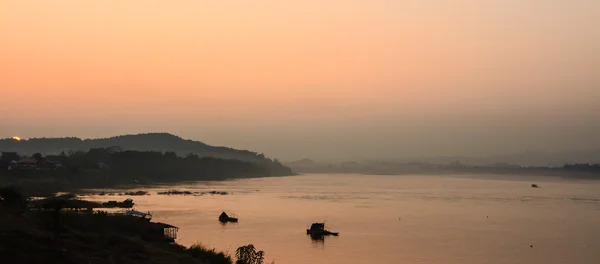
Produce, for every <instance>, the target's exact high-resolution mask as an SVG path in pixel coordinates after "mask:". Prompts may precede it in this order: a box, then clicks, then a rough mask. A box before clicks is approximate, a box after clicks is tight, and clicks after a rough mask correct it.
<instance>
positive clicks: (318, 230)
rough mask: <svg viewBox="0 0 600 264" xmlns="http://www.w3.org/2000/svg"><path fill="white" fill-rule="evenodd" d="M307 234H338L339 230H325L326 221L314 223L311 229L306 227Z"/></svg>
mask: <svg viewBox="0 0 600 264" xmlns="http://www.w3.org/2000/svg"><path fill="white" fill-rule="evenodd" d="M306 234H307V235H311V236H329V235H331V236H337V235H339V232H331V231H329V230H325V223H318V222H317V223H312V225H310V228H309V229H306Z"/></svg>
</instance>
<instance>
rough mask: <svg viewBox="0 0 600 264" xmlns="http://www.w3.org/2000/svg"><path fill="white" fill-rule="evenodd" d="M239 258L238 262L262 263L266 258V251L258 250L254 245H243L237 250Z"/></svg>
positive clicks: (243, 263) (238, 263)
mask: <svg viewBox="0 0 600 264" xmlns="http://www.w3.org/2000/svg"><path fill="white" fill-rule="evenodd" d="M235 257H236V258H237V261H236V262H235V263H236V264H262V263H263V260H264V259H265V252H264V251H262V250H260V251H256V248H254V245H252V244H250V245H247V246H241V247H239V248H238V249H237V250H236V251H235Z"/></svg>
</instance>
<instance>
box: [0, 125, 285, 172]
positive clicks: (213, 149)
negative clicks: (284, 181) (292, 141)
mask: <svg viewBox="0 0 600 264" xmlns="http://www.w3.org/2000/svg"><path fill="white" fill-rule="evenodd" d="M110 147H118V148H121V149H123V150H137V151H160V152H175V153H177V155H179V156H186V155H188V154H190V153H193V154H196V155H198V156H199V157H215V158H223V159H237V160H241V161H249V162H254V163H259V164H263V165H267V166H269V167H281V168H282V169H283V168H286V167H285V166H283V165H281V163H279V161H278V160H276V159H274V160H272V159H270V158H268V157H265V155H263V154H259V153H257V152H252V151H248V150H238V149H233V148H228V147H217V146H211V145H207V144H204V143H202V142H199V141H193V140H189V139H188V140H186V139H183V138H181V137H178V136H175V135H172V134H169V133H146V134H136V135H122V136H116V137H110V138H99V139H80V138H76V137H65V138H31V139H27V140H21V141H16V140H14V139H11V138H7V139H0V150H1V151H7V152H18V153H22V154H29V155H31V154H34V153H43V154H44V155H50V154H59V153H61V152H69V151H78V150H80V151H88V150H90V149H94V148H110ZM286 169H287V168H286Z"/></svg>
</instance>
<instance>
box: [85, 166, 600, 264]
mask: <svg viewBox="0 0 600 264" xmlns="http://www.w3.org/2000/svg"><path fill="white" fill-rule="evenodd" d="M532 183H536V184H538V185H539V186H540V188H531V184H532ZM171 189H177V190H190V191H198V192H202V191H212V190H217V191H227V192H231V194H230V195H202V196H165V195H157V194H156V192H157V191H163V190H171ZM145 190H148V191H150V193H151V195H149V196H133V197H131V198H133V199H134V201H135V203H136V206H135V209H137V210H140V211H144V212H145V211H150V212H152V214H153V216H154V218H153V221H159V222H166V223H169V224H172V225H175V226H178V227H179V228H180V230H179V237H178V239H177V241H178V243H180V244H183V245H186V246H189V245H191V244H193V243H196V242H200V243H202V244H204V245H207V246H209V247H215V248H216V249H218V250H222V251H227V252H229V253H231V254H233V253H234V252H235V249H236V248H237V247H239V246H241V245H246V244H250V243H251V244H254V245H255V247H257V248H258V249H261V250H264V251H265V253H266V260H267V261H268V262H271V261H275V263H289V264H300V263H302V264H305V263H314V264H320V263H351V264H353V263H448V264H464V263H490V264H500V263H507V264H508V263H510V264H515V263H524V264H525V263H526V264H531V263H544V264H555V263H556V264H558V263H579V264H584V263H590V264H598V263H600V181H583V180H580V181H575V180H563V179H559V178H551V177H539V176H538V177H524V176H478V175H473V176H381V175H379V176H376V175H301V176H292V177H280V178H259V179H244V180H233V181H222V182H197V183H189V184H182V185H177V186H161V187H156V188H146V189H145ZM89 198H90V199H93V200H104V201H105V200H122V199H125V196H119V197H110V196H91V197H89ZM222 211H226V212H228V213H233V214H235V215H236V216H237V217H239V219H240V220H239V223H236V224H226V225H222V224H221V223H219V222H218V220H217V217H218V215H219V214H220V213H221V212H222ZM315 221H320V222H321V221H324V222H325V223H326V226H327V228H328V229H329V230H331V231H335V232H340V235H339V236H338V237H325V239H324V240H322V241H314V240H312V239H311V238H310V237H309V236H307V235H306V229H307V228H308V227H309V226H310V224H311V223H312V222H315Z"/></svg>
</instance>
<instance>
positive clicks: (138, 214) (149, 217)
mask: <svg viewBox="0 0 600 264" xmlns="http://www.w3.org/2000/svg"><path fill="white" fill-rule="evenodd" d="M124 215H126V216H134V217H139V218H141V219H144V220H146V221H150V220H152V214H150V212H148V213H144V212H140V211H136V210H133V209H131V210H127V211H125V213H124Z"/></svg>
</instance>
